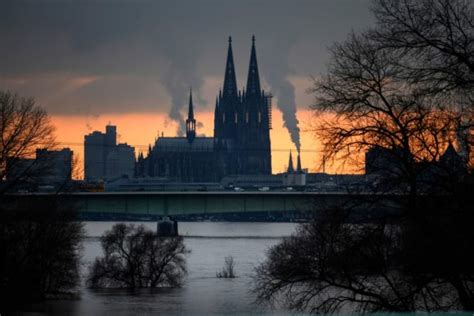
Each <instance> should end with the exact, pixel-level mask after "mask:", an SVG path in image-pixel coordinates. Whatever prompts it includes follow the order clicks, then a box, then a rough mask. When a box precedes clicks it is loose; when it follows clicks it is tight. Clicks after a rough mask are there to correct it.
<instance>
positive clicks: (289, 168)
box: [286, 150, 295, 173]
mask: <svg viewBox="0 0 474 316" xmlns="http://www.w3.org/2000/svg"><path fill="white" fill-rule="evenodd" d="M286 172H287V173H295V168H294V167H293V157H292V156H291V150H290V159H289V160H288V170H287V171H286Z"/></svg>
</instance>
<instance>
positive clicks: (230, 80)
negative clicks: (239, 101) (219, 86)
mask: <svg viewBox="0 0 474 316" xmlns="http://www.w3.org/2000/svg"><path fill="white" fill-rule="evenodd" d="M236 96H237V80H236V76H235V66H234V56H233V54H232V37H230V36H229V49H228V51H227V62H226V66H225V76H224V91H223V95H222V98H224V99H227V98H229V97H236Z"/></svg>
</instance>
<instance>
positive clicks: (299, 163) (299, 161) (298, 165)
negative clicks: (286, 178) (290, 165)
mask: <svg viewBox="0 0 474 316" xmlns="http://www.w3.org/2000/svg"><path fill="white" fill-rule="evenodd" d="M296 173H303V169H301V156H300V153H298V161H297V163H296Z"/></svg>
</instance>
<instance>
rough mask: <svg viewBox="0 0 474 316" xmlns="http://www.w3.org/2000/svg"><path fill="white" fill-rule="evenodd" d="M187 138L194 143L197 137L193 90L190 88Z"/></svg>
mask: <svg viewBox="0 0 474 316" xmlns="http://www.w3.org/2000/svg"><path fill="white" fill-rule="evenodd" d="M186 138H187V139H188V142H189V143H192V142H193V141H194V138H196V120H195V119H194V109H193V91H192V90H191V89H190V90H189V108H188V118H187V119H186Z"/></svg>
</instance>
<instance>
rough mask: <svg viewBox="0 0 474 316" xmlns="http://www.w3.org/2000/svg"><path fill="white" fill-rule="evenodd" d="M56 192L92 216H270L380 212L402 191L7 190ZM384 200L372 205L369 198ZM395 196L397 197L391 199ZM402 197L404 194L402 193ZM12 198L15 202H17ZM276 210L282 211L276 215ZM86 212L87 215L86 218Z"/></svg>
mask: <svg viewBox="0 0 474 316" xmlns="http://www.w3.org/2000/svg"><path fill="white" fill-rule="evenodd" d="M52 196H55V197H57V198H59V199H60V203H61V204H63V205H64V206H67V207H69V206H71V207H73V208H74V209H76V210H78V211H79V212H80V214H82V215H86V218H87V217H88V216H89V215H90V217H93V218H102V219H105V218H108V217H109V218H114V216H117V215H121V216H124V217H128V216H130V217H137V216H139V217H140V216H143V217H147V216H148V217H156V216H184V217H186V216H188V215H192V216H200V215H206V216H212V214H221V215H223V214H224V215H225V214H240V215H245V213H248V214H249V215H251V214H257V213H258V214H261V215H265V214H266V215H268V216H273V215H275V214H277V216H280V215H285V216H286V215H287V214H290V213H295V212H304V213H306V214H311V213H313V212H314V213H317V212H318V211H319V210H322V209H328V208H335V207H339V206H342V205H345V206H347V205H348V204H352V205H355V208H354V210H362V211H375V212H376V213H377V212H384V211H386V210H387V206H388V207H391V205H392V206H393V202H394V200H396V199H399V198H400V196H398V197H397V196H376V195H373V194H355V195H351V194H348V193H317V192H299V191H293V192H277V191H270V192H251V191H246V192H233V191H220V192H187V191H183V192H166V191H160V192H75V193H67V194H66V193H63V194H59V195H53V194H50V193H26V194H12V195H9V198H10V202H9V203H13V204H12V205H15V204H16V203H18V202H19V201H22V203H23V204H25V203H26V205H30V206H31V205H36V204H35V203H36V202H35V201H36V200H38V201H39V199H41V198H45V197H52ZM374 197H375V198H376V199H377V200H379V202H380V200H383V202H384V203H382V204H383V205H382V206H380V204H379V205H378V206H377V207H374V206H373V205H372V203H370V202H367V201H369V200H373V198H374ZM394 197H395V198H396V199H394ZM401 198H403V197H401ZM15 201H16V202H15ZM278 214H280V215H278ZM90 217H89V218H90Z"/></svg>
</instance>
